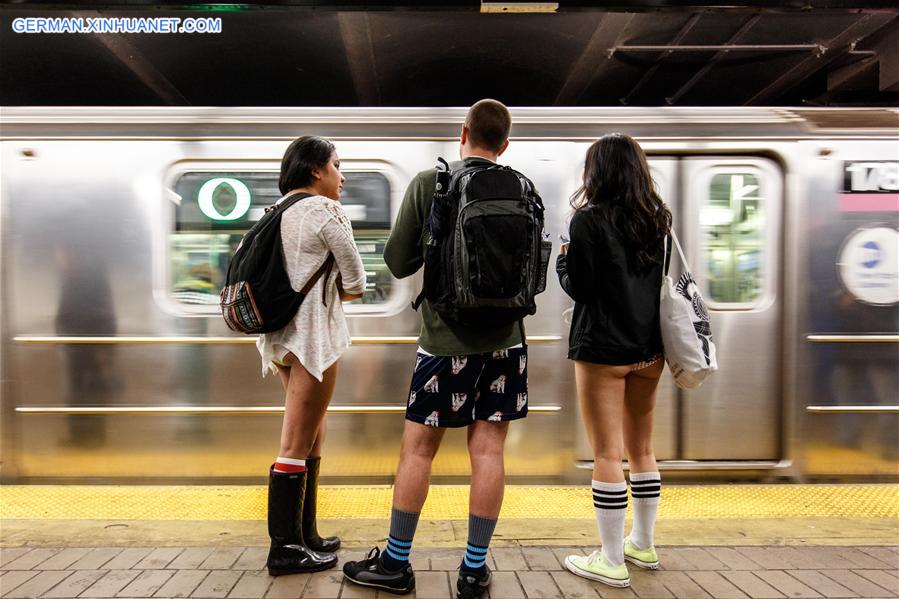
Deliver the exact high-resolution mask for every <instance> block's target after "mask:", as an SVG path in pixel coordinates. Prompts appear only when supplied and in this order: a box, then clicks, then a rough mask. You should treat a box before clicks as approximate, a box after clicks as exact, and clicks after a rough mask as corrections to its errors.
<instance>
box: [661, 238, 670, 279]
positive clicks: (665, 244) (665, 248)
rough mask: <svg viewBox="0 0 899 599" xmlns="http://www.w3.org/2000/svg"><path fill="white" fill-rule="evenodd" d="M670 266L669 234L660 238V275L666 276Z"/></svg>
mask: <svg viewBox="0 0 899 599" xmlns="http://www.w3.org/2000/svg"><path fill="white" fill-rule="evenodd" d="M669 268H671V236H670V235H665V238H664V239H663V240H662V277H663V278H664V277H667V276H668V269H669Z"/></svg>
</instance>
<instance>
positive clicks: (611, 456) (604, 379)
mask: <svg viewBox="0 0 899 599" xmlns="http://www.w3.org/2000/svg"><path fill="white" fill-rule="evenodd" d="M628 369H629V367H628V366H606V365H602V364H593V363H590V362H582V361H578V360H575V362H574V374H575V379H576V381H577V394H578V401H579V403H580V406H581V415H582V416H583V419H584V426H585V427H586V430H587V437H588V438H589V439H590V444H591V445H592V446H593V460H594V462H593V480H599V481H603V482H607V483H618V482H624V470H623V469H622V467H621V459H622V455H623V453H624V451H623V450H624V440H623V438H622V437H623V435H622V418H623V412H624V393H625V377H626V376H627V373H628Z"/></svg>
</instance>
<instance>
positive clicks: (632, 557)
mask: <svg viewBox="0 0 899 599" xmlns="http://www.w3.org/2000/svg"><path fill="white" fill-rule="evenodd" d="M624 559H625V561H628V562H630V563H632V564H634V565H635V566H637V567H638V568H643V569H645V570H658V569H659V556H658V554H657V553H656V549H655V547H650V548H649V549H637V547H636V546H634V544H633V543H631V539H630V537H628V538H626V539H624Z"/></svg>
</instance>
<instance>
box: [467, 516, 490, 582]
mask: <svg viewBox="0 0 899 599" xmlns="http://www.w3.org/2000/svg"><path fill="white" fill-rule="evenodd" d="M495 528H496V519H490V518H481V517H480V516H475V515H474V514H468V547H466V548H465V556H464V557H463V558H462V565H461V566H459V569H460V570H464V571H465V572H475V573H477V574H483V573H484V572H485V571H486V569H487V548H488V547H490V539H491V538H493V530H494V529H495Z"/></svg>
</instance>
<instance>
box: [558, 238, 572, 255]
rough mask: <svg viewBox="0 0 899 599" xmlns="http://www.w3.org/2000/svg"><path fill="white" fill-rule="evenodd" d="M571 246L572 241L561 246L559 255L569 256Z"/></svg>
mask: <svg viewBox="0 0 899 599" xmlns="http://www.w3.org/2000/svg"><path fill="white" fill-rule="evenodd" d="M570 244H571V242H570V241H566V242H564V243H563V244H562V245H560V246H559V253H560V254H562V255H563V256H564V255H566V254H568V246H569V245H570Z"/></svg>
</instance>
